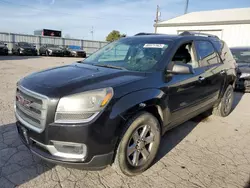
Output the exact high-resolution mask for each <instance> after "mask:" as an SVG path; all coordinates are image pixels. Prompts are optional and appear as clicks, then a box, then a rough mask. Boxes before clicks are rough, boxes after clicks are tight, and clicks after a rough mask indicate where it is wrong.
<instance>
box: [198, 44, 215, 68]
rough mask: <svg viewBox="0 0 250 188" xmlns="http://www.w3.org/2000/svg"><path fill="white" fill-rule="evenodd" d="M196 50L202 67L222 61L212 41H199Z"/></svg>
mask: <svg viewBox="0 0 250 188" xmlns="http://www.w3.org/2000/svg"><path fill="white" fill-rule="evenodd" d="M196 51H197V55H198V59H199V61H200V66H201V67H203V66H208V65H213V64H217V63H219V62H220V60H219V57H218V55H217V53H216V52H215V49H214V47H213V45H212V43H211V42H208V41H197V42H196Z"/></svg>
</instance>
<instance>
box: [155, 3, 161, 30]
mask: <svg viewBox="0 0 250 188" xmlns="http://www.w3.org/2000/svg"><path fill="white" fill-rule="evenodd" d="M160 14H161V13H160V7H159V5H157V9H156V16H155V24H157V23H158V22H159V16H160ZM156 32H157V26H156V25H155V33H156Z"/></svg>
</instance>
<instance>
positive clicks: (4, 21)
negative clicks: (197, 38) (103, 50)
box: [0, 0, 250, 40]
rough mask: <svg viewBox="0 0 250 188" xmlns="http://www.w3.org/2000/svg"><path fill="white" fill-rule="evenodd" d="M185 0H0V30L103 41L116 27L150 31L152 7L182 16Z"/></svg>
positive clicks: (199, 5) (215, 4) (198, 3)
mask: <svg viewBox="0 0 250 188" xmlns="http://www.w3.org/2000/svg"><path fill="white" fill-rule="evenodd" d="M185 2H186V0H0V13H1V14H0V15H1V16H0V23H1V25H0V32H13V33H25V34H33V32H34V30H37V29H43V28H47V29H55V30H61V31H62V34H63V36H65V35H67V36H70V37H71V38H77V39H90V40H91V39H92V34H91V30H92V27H93V31H94V32H93V39H94V40H105V38H106V36H107V35H108V33H109V32H110V31H112V30H118V31H120V32H121V33H124V34H127V35H134V34H136V33H139V32H153V31H154V27H153V24H154V19H155V15H156V6H157V5H159V6H160V11H161V18H160V19H161V20H167V19H170V18H174V17H176V16H179V15H182V14H183V12H184V9H185ZM244 7H250V0H208V1H205V0H189V8H188V12H193V11H204V10H214V9H227V8H244Z"/></svg>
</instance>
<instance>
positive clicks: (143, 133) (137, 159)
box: [127, 125, 154, 167]
mask: <svg viewBox="0 0 250 188" xmlns="http://www.w3.org/2000/svg"><path fill="white" fill-rule="evenodd" d="M153 146H154V134H153V132H152V131H151V127H150V126H149V125H142V126H140V127H139V128H138V129H136V130H135V131H134V133H133V134H132V136H131V138H130V140H129V142H128V146H127V160H128V162H129V163H130V165H132V166H134V167H138V166H142V165H144V164H145V163H146V162H147V160H148V158H149V156H150V154H151V150H152V147H153Z"/></svg>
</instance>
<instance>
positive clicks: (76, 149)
mask: <svg viewBox="0 0 250 188" xmlns="http://www.w3.org/2000/svg"><path fill="white" fill-rule="evenodd" d="M51 142H52V144H53V146H51V145H50V146H49V151H50V153H51V154H52V155H55V156H59V157H64V158H74V159H84V158H85V156H86V153H87V147H86V145H85V144H79V143H71V142H60V141H51Z"/></svg>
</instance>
